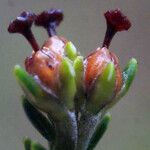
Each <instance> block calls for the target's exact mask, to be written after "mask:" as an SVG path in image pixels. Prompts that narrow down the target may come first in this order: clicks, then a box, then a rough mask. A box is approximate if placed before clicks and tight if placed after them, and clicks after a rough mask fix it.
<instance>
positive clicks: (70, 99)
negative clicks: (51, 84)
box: [59, 58, 76, 109]
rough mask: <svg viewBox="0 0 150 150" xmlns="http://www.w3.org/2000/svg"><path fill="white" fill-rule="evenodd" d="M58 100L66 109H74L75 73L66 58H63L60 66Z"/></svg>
mask: <svg viewBox="0 0 150 150" xmlns="http://www.w3.org/2000/svg"><path fill="white" fill-rule="evenodd" d="M59 76H60V99H62V101H63V102H64V103H65V105H66V106H67V108H68V109H73V108H74V96H75V93H76V83H75V72H74V68H73V66H72V64H71V62H70V60H69V59H68V58H64V59H63V60H62V63H61V65H60V73H59Z"/></svg>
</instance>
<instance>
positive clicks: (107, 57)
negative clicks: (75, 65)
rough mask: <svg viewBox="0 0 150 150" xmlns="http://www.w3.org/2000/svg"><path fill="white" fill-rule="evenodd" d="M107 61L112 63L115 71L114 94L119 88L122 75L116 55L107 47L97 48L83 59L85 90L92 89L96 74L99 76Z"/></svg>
mask: <svg viewBox="0 0 150 150" xmlns="http://www.w3.org/2000/svg"><path fill="white" fill-rule="evenodd" d="M109 63H113V64H114V67H115V71H116V79H115V80H116V81H115V91H114V92H115V95H116V94H117V93H118V91H119V90H120V88H121V85H122V75H121V71H120V67H119V62H118V58H117V56H116V55H115V54H114V53H112V52H110V51H109V50H108V49H107V48H105V47H103V48H102V49H100V48H98V49H97V50H96V51H95V52H93V53H92V54H90V55H89V56H88V57H87V58H86V59H85V61H84V64H85V75H84V77H85V86H86V90H87V91H89V90H90V89H92V87H93V85H94V84H95V81H96V80H97V78H98V76H101V74H102V72H103V70H104V69H105V68H106V66H107V65H108V64H109Z"/></svg>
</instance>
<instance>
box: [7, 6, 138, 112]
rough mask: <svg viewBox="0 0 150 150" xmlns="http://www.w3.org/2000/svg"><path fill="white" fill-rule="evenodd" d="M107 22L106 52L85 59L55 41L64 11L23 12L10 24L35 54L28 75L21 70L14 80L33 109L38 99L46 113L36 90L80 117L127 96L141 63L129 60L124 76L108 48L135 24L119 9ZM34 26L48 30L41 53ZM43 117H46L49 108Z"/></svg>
mask: <svg viewBox="0 0 150 150" xmlns="http://www.w3.org/2000/svg"><path fill="white" fill-rule="evenodd" d="M104 16H105V18H106V23H107V29H106V34H105V38H104V42H103V44H102V47H98V48H97V49H96V50H95V51H93V52H92V53H91V54H89V55H88V56H87V57H86V58H85V59H83V57H82V56H80V55H79V53H77V50H76V48H75V46H74V45H73V44H72V43H71V42H70V41H68V40H67V39H65V38H64V37H61V36H58V35H57V33H56V27H57V26H58V25H59V24H60V22H61V21H62V20H63V12H62V11H61V10H60V9H51V10H48V11H43V12H42V13H40V14H39V15H35V14H34V13H31V12H23V13H21V14H20V16H18V17H17V19H15V20H14V21H12V22H11V24H10V25H9V27H8V31H9V32H11V33H21V34H22V35H23V36H24V37H25V38H26V39H27V40H28V42H29V43H30V44H31V46H32V48H33V52H32V54H31V56H29V57H27V58H26V59H25V68H26V71H27V72H28V73H26V72H24V71H23V70H20V73H18V72H19V68H18V66H17V67H16V69H15V74H16V76H17V78H18V80H19V81H20V82H21V86H22V87H23V89H24V91H25V92H26V94H27V95H28V96H29V99H32V100H31V101H32V103H35V102H36V99H37V98H38V97H41V98H39V99H42V100H40V102H41V103H43V106H42V105H41V103H40V106H39V104H36V105H38V107H40V108H42V109H44V107H45V103H44V101H43V96H39V95H38V94H37V93H36V92H35V91H36V90H37V91H40V92H39V93H42V95H51V98H54V99H55V100H54V101H56V99H59V100H61V101H63V103H64V104H65V106H66V107H67V108H68V109H69V110H73V109H77V110H78V111H80V110H81V109H82V107H85V109H86V111H89V112H90V113H93V114H97V113H98V112H100V111H101V110H107V109H108V108H109V107H111V106H112V105H113V104H114V103H116V102H117V101H118V99H119V98H120V97H122V96H123V95H124V94H125V93H126V91H127V90H128V88H129V87H130V84H131V82H132V80H133V78H134V76H135V72H136V68H137V62H136V60H135V59H131V61H130V62H129V65H127V68H126V69H125V70H124V71H123V72H122V71H121V69H120V65H119V59H118V57H117V56H116V55H115V53H114V52H112V51H110V50H109V46H110V43H111V40H112V38H113V36H114V35H115V34H116V33H117V32H119V31H124V30H128V29H129V28H130V27H131V23H130V21H129V19H128V18H127V17H126V16H124V15H123V14H122V12H121V11H120V10H119V9H116V10H111V11H107V12H106V13H105V14H104ZM33 23H34V24H35V25H36V26H42V27H44V28H45V29H46V30H47V32H48V35H49V39H48V40H47V41H46V42H45V43H44V44H43V46H42V47H41V48H40V46H39V45H38V43H37V42H36V40H35V38H34V36H33V33H32V31H31V26H32V24H33ZM23 72H24V73H23ZM23 75H24V77H23ZM25 76H28V77H27V78H30V80H27V79H26V83H25V82H24V81H25V78H26V77H25ZM22 77H23V78H22ZM34 82H35V83H34ZM27 83H28V84H27ZM30 83H31V84H30ZM35 85H36V86H35ZM29 86H30V87H29ZM34 86H35V88H34ZM31 87H32V88H33V89H34V90H33V89H32V88H31ZM36 87H38V88H36ZM35 89H36V90H35ZM30 93H31V94H30ZM31 95H32V98H30V97H31ZM37 95H38V96H37ZM33 97H34V100H33ZM35 97H36V98H35ZM46 97H48V96H46ZM47 106H48V105H47ZM75 107H76V108H75ZM44 111H48V110H47V108H46V109H45V110H44Z"/></svg>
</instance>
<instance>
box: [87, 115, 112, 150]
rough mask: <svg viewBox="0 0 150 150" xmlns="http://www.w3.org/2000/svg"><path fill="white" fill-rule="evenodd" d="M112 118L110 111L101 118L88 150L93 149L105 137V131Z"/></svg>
mask: <svg viewBox="0 0 150 150" xmlns="http://www.w3.org/2000/svg"><path fill="white" fill-rule="evenodd" d="M110 120H111V115H110V113H107V114H106V115H105V116H104V117H103V119H102V120H101V122H100V123H99V125H98V126H97V128H96V130H95V132H94V134H93V136H92V138H91V140H90V143H89V147H88V149H87V150H93V149H94V148H95V146H96V145H97V143H98V142H99V141H100V139H101V138H102V137H103V135H104V133H105V132H106V130H107V128H108V124H109V122H110Z"/></svg>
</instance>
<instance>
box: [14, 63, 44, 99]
mask: <svg viewBox="0 0 150 150" xmlns="http://www.w3.org/2000/svg"><path fill="white" fill-rule="evenodd" d="M14 74H15V76H16V78H17V80H18V82H19V84H20V86H21V87H22V88H23V89H24V90H25V91H26V90H27V91H29V92H30V93H31V94H32V95H33V96H34V97H35V98H37V99H43V97H44V95H45V93H44V91H43V90H42V89H41V87H40V86H39V84H38V83H37V82H35V80H34V79H33V77H32V76H30V75H29V74H28V73H27V72H26V71H25V70H24V69H23V68H21V67H20V66H19V65H16V66H15V68H14Z"/></svg>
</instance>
